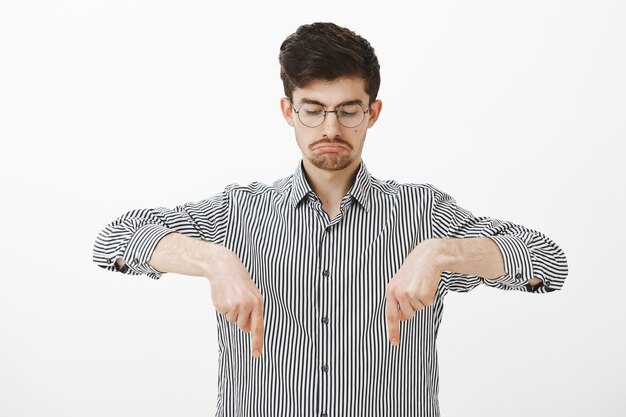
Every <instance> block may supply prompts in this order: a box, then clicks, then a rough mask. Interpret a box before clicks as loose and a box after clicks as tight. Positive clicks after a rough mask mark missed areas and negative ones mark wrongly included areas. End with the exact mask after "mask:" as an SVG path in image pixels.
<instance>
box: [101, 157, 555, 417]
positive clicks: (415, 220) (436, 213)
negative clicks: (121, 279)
mask: <svg viewBox="0 0 626 417" xmlns="http://www.w3.org/2000/svg"><path fill="white" fill-rule="evenodd" d="M172 230H175V231H178V232H180V233H183V234H186V235H189V236H192V237H196V238H200V239H204V240H208V241H213V242H216V243H219V244H222V245H224V246H226V247H228V248H230V249H231V250H232V251H234V252H235V253H236V254H238V255H239V257H240V258H241V260H242V261H243V263H244V264H245V265H246V267H247V268H248V271H249V272H250V274H251V276H252V279H253V280H254V282H255V283H256V285H257V286H258V287H259V289H260V291H261V293H262V294H263V296H264V300H265V340H264V351H263V355H262V357H261V358H260V359H254V358H253V357H252V356H251V355H250V339H249V335H248V334H245V333H243V332H241V331H240V330H239V329H238V328H237V327H236V326H235V325H231V324H229V323H228V322H227V321H226V320H225V319H224V318H223V317H221V316H220V315H218V318H217V319H218V337H219V341H218V345H219V363H220V368H219V393H218V405H217V415H218V416H229V417H230V416H242V417H243V416H245V417H248V416H268V417H269V416H272V417H278V416H289V417H292V416H328V417H331V416H332V417H348V416H388V417H396V416H397V417H400V416H406V417H409V416H411V417H415V416H424V417H425V416H439V405H438V400H437V394H438V368H437V353H436V349H435V340H436V336H437V330H438V328H439V323H440V322H441V314H442V309H443V299H444V295H445V294H446V293H447V292H448V291H449V290H452V291H469V290H471V289H472V288H474V287H476V286H477V285H479V284H481V283H486V284H487V285H491V286H494V287H498V288H502V289H515V290H522V291H529V290H530V288H531V287H529V286H528V285H527V283H528V281H529V279H530V278H531V277H533V276H534V277H537V278H540V279H542V280H543V286H540V287H538V288H536V289H534V290H535V291H536V292H547V291H552V290H555V289H559V288H560V287H561V286H562V285H563V281H564V279H565V276H566V275H567V264H566V260H565V256H564V254H563V252H562V251H561V249H560V248H559V247H558V246H556V245H555V244H554V243H553V242H552V241H551V240H549V239H548V238H546V237H545V236H544V235H542V234H541V233H538V232H535V231H532V230H529V229H527V228H525V227H522V226H518V225H514V224H512V223H509V222H503V221H499V220H495V219H490V218H485V217H474V216H472V214H471V213H469V212H468V211H466V210H463V209H461V208H460V207H458V206H457V205H456V203H455V201H454V200H453V199H452V198H450V197H449V196H448V195H446V194H445V193H443V192H441V191H439V190H437V189H436V188H434V187H432V186H430V185H413V184H397V183H395V182H393V181H380V180H377V179H375V178H373V177H371V176H370V175H369V174H368V172H367V170H366V169H365V166H364V165H363V164H362V165H361V168H360V169H359V171H358V174H357V177H356V180H355V183H354V185H353V187H352V188H351V190H350V191H349V193H348V194H347V195H346V196H345V197H344V198H343V200H342V202H341V213H340V214H339V215H338V216H337V217H335V218H334V219H332V220H331V219H329V218H328V216H327V215H326V213H325V212H324V211H323V210H322V207H321V203H320V201H319V200H318V198H317V197H316V196H315V194H314V193H313V191H312V190H311V188H310V187H309V185H308V183H307V182H306V180H305V178H304V175H303V172H302V168H301V167H300V166H299V167H298V169H297V170H296V172H295V173H294V175H292V176H289V177H287V178H285V179H282V180H279V181H277V182H275V183H274V184H272V185H271V186H268V185H264V184H259V183H252V184H250V185H247V186H237V185H232V186H229V187H227V188H226V189H225V190H224V192H222V193H220V194H218V195H216V196H214V197H212V198H210V199H207V200H204V201H200V202H198V203H190V204H185V205H182V206H179V207H177V208H175V209H173V210H170V209H165V208H158V209H149V210H136V211H131V212H129V213H127V214H125V215H123V216H122V217H120V218H119V219H117V220H116V221H114V222H113V223H111V224H110V225H108V226H107V227H106V228H105V229H104V230H103V231H102V232H101V233H100V235H99V236H98V238H97V240H96V243H95V247H94V261H95V262H96V263H97V264H99V265H100V266H102V267H104V268H107V269H109V270H115V267H114V265H113V263H114V262H115V260H116V259H117V258H118V257H122V258H124V259H125V260H126V261H127V263H128V269H127V270H126V271H125V272H126V273H130V274H147V275H149V276H151V277H152V278H159V276H160V274H159V273H158V272H157V271H155V270H154V269H153V268H151V267H150V266H149V265H148V264H147V261H148V259H149V258H150V255H151V252H152V250H153V249H154V247H155V245H156V244H157V242H158V241H159V239H160V238H161V237H163V236H164V235H165V234H167V233H169V232H171V231H172ZM471 236H490V237H491V238H492V239H493V240H494V241H495V242H496V243H497V244H498V246H499V247H500V249H501V251H502V254H503V256H504V259H505V265H506V271H507V274H506V275H505V276H503V277H501V278H500V279H497V280H483V279H481V278H480V277H475V276H464V275H461V274H456V273H445V274H443V275H442V280H441V283H440V286H439V289H438V295H437V298H436V301H435V303H434V304H433V305H432V306H429V307H427V308H425V309H424V310H422V311H420V312H419V313H418V314H417V315H416V316H415V317H414V318H413V319H411V320H409V321H406V322H403V323H402V324H401V334H402V342H401V344H400V346H398V347H392V346H391V344H390V343H389V342H388V341H387V329H386V320H385V288H386V285H387V283H388V282H389V280H390V279H391V278H392V277H393V275H394V273H395V272H396V271H397V270H398V269H399V268H400V265H401V264H402V262H403V260H404V259H405V257H406V256H407V254H408V253H409V252H410V251H411V250H412V249H413V248H414V247H415V246H416V245H417V244H418V243H419V242H420V241H422V240H424V239H428V238H432V237H471Z"/></svg>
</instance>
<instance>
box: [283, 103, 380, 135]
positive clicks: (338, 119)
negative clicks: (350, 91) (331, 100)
mask: <svg viewBox="0 0 626 417" xmlns="http://www.w3.org/2000/svg"><path fill="white" fill-rule="evenodd" d="M307 104H309V105H310V104H315V105H318V106H319V107H320V108H321V109H322V110H323V111H324V117H323V118H322V120H321V121H320V122H319V123H318V124H316V125H311V124H307V123H306V122H304V121H303V120H302V117H300V110H301V109H302V107H303V106H305V105H307ZM354 105H356V106H359V107H360V108H361V110H362V111H363V114H362V116H361V120H359V122H358V123H351V124H349V125H346V124H344V123H342V121H341V120H342V119H343V117H342V116H341V114H342V113H341V111H342V107H343V105H339V106H337V107H336V108H335V110H326V108H325V107H324V106H322V105H321V104H317V103H302V104H301V105H300V107H298V108H297V109H296V106H294V105H293V103H291V108H292V109H293V111H294V112H295V113H296V114H297V115H298V120H300V123H302V124H303V125H304V126H306V127H310V128H315V127H319V126H321V125H322V124H324V122H325V121H326V116H327V115H328V113H335V117H337V121H338V122H339V124H340V125H341V126H343V127H346V128H349V129H351V128H354V127H357V126H359V125H360V124H361V123H363V120H365V115H366V114H368V113H369V112H370V109H369V107H368V108H367V109H364V108H363V107H361V105H360V104H357V103H354Z"/></svg>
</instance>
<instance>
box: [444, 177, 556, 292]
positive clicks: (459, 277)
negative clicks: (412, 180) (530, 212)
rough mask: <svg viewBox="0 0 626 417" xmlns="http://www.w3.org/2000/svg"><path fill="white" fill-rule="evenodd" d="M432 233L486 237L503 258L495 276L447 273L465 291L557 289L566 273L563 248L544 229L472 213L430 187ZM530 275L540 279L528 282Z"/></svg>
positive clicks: (545, 290)
mask: <svg viewBox="0 0 626 417" xmlns="http://www.w3.org/2000/svg"><path fill="white" fill-rule="evenodd" d="M433 191H434V195H435V197H434V198H433V202H434V204H433V210H432V216H433V228H434V230H433V235H434V236H435V237H449V238H466V237H489V238H490V239H492V240H493V241H494V242H495V243H496V245H498V248H499V249H500V252H501V253H502V258H503V260H504V269H505V274H504V275H503V276H501V277H498V278H497V279H483V278H481V277H473V276H466V275H463V274H457V273H450V274H447V276H446V279H447V280H449V282H450V288H451V289H452V290H456V291H468V290H470V289H472V288H474V287H475V286H476V285H478V284H480V283H483V284H485V285H488V286H491V287H496V288H501V289H507V290H520V291H528V292H537V293H545V292H551V291H555V290H560V289H561V288H562V287H563V284H564V282H565V278H566V277H567V272H568V268H567V259H566V257H565V254H564V252H563V250H562V249H561V248H560V247H559V246H558V245H557V244H556V243H554V242H553V241H552V240H551V239H549V238H548V237H547V236H545V235H544V234H543V233H541V232H538V231H536V230H532V229H529V228H527V227H525V226H520V225H517V224H514V223H512V222H509V221H503V220H498V219H493V218H489V217H475V216H474V215H472V213H471V212H469V211H467V210H465V209H463V208H461V207H459V206H458V205H457V204H456V201H455V200H454V199H453V198H452V197H450V196H449V195H447V194H445V193H443V192H441V191H439V190H437V189H435V188H433ZM531 278H538V279H540V280H541V283H540V284H538V285H534V286H531V285H530V283H529V281H530V280H531Z"/></svg>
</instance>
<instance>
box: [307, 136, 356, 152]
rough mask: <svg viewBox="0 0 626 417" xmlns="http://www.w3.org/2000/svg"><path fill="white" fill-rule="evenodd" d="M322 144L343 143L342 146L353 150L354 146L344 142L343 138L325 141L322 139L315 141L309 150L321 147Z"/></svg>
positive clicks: (326, 139) (325, 139)
mask: <svg viewBox="0 0 626 417" xmlns="http://www.w3.org/2000/svg"><path fill="white" fill-rule="evenodd" d="M321 143H341V144H342V145H344V146H346V147H347V148H348V149H350V150H352V145H350V144H349V143H348V142H346V141H345V140H343V139H341V138H334V139H328V138H324V139H320V140H318V141H315V142H313V143H312V144H310V145H309V148H310V149H313V148H314V147H316V146H317V145H319V144H321Z"/></svg>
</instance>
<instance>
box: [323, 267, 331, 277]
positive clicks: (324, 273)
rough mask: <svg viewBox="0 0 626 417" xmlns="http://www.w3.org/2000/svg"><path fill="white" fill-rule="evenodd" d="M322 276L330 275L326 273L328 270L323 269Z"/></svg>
mask: <svg viewBox="0 0 626 417" xmlns="http://www.w3.org/2000/svg"><path fill="white" fill-rule="evenodd" d="M322 275H324V276H325V277H328V276H329V275H330V272H328V269H325V270H324V272H322Z"/></svg>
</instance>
